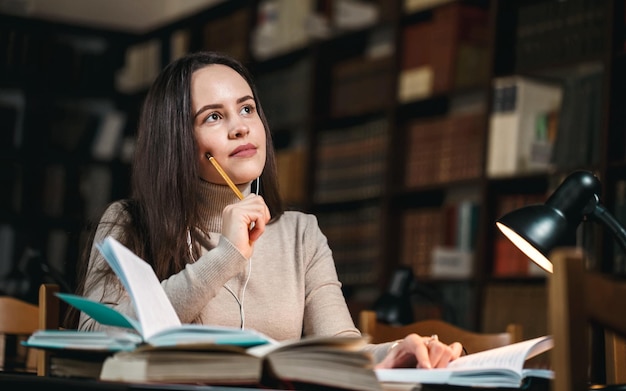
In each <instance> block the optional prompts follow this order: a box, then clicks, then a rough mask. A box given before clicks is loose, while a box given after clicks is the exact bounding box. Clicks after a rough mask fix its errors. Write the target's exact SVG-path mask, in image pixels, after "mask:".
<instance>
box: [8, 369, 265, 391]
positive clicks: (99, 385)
mask: <svg viewBox="0 0 626 391" xmlns="http://www.w3.org/2000/svg"><path fill="white" fill-rule="evenodd" d="M0 390H2V391H25V390H46V391H85V390H90V391H92V390H96V391H98V390H100V391H246V390H248V391H258V390H259V389H258V388H244V387H221V386H201V385H182V384H138V383H117V382H104V381H98V380H91V379H67V378H60V377H49V376H36V375H33V374H9V373H0Z"/></svg>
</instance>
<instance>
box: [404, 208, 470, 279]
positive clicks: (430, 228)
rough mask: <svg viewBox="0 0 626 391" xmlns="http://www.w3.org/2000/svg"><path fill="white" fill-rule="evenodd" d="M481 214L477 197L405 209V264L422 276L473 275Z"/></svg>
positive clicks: (461, 276)
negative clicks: (433, 205) (434, 205)
mask: <svg viewBox="0 0 626 391" xmlns="http://www.w3.org/2000/svg"><path fill="white" fill-rule="evenodd" d="M479 213H480V206H479V203H478V202H476V201H473V200H461V201H458V202H450V203H446V204H445V205H443V206H442V207H428V208H419V209H412V210H409V211H407V212H405V214H404V216H403V219H402V235H403V238H402V243H403V245H402V255H401V263H402V264H403V265H405V266H409V267H411V268H412V270H413V274H414V275H415V276H416V277H417V278H418V279H419V278H422V279H428V278H446V279H449V278H451V279H455V278H469V277H470V276H471V275H472V274H473V271H474V270H473V266H474V262H473V255H474V248H475V244H476V233H477V231H478V220H479Z"/></svg>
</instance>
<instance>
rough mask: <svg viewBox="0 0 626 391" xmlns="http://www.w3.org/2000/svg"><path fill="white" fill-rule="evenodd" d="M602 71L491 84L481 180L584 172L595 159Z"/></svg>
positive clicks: (585, 69) (584, 69)
mask: <svg viewBox="0 0 626 391" xmlns="http://www.w3.org/2000/svg"><path fill="white" fill-rule="evenodd" d="M602 80H603V71H602V68H601V67H600V66H599V65H597V64H585V65H581V66H579V67H576V68H575V69H571V70H568V71H561V72H560V74H559V76H558V77H543V78H537V77H535V78H531V77H528V76H521V75H512V76H504V77H499V78H496V79H494V80H493V106H492V109H491V113H490V117H489V133H488V145H487V164H486V175H487V176H488V177H491V178H499V177H507V176H515V175H520V174H525V173H537V172H548V171H551V170H554V169H559V170H568V169H573V168H576V167H590V166H594V165H595V164H597V162H598V159H599V145H600V132H599V131H598V129H600V125H601V118H602V115H601V107H602V100H603V94H602V83H603V81H602Z"/></svg>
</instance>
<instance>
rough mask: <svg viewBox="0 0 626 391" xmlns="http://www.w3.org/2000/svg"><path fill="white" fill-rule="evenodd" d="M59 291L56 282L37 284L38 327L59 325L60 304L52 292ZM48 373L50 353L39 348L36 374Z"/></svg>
mask: <svg viewBox="0 0 626 391" xmlns="http://www.w3.org/2000/svg"><path fill="white" fill-rule="evenodd" d="M57 292H59V285H57V284H50V283H48V284H41V285H40V286H39V308H38V312H39V314H38V317H39V322H38V328H39V329H41V330H49V329H57V328H59V326H60V325H61V321H60V319H61V317H60V312H61V310H60V309H61V306H60V301H59V298H58V297H56V296H55V295H54V294H55V293H57ZM49 373H50V353H49V352H47V351H45V350H41V349H40V350H39V352H38V355H37V375H39V376H47V375H48V374H49Z"/></svg>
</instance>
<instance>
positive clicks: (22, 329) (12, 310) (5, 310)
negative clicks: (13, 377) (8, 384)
mask: <svg viewBox="0 0 626 391" xmlns="http://www.w3.org/2000/svg"><path fill="white" fill-rule="evenodd" d="M38 322H39V311H38V309H37V306H36V305H34V304H31V303H29V302H26V301H23V300H20V299H16V298H14V297H10V296H0V338H2V341H0V342H7V341H8V338H7V337H8V336H16V337H19V338H26V337H28V336H29V335H30V334H32V333H33V332H34V331H35V330H37V328H38V327H39V323H38ZM17 341H18V346H16V358H17V357H20V359H18V360H17V361H19V363H20V367H21V365H24V366H25V368H24V369H25V370H27V371H28V370H32V369H33V368H34V367H35V366H36V358H35V355H34V354H33V353H34V352H33V351H32V350H29V349H26V348H23V349H22V348H21V347H20V346H19V339H18V340H17ZM0 346H2V347H3V349H2V352H0V354H2V355H3V356H5V351H7V349H5V348H4V343H2V344H0ZM4 358H5V360H3V365H2V367H3V368H2V369H3V370H14V368H11V365H10V364H11V363H10V362H9V360H8V359H9V357H6V356H5V357H4ZM22 358H23V359H24V362H22ZM17 364H18V363H17V362H16V363H15V365H17ZM16 368H17V367H16Z"/></svg>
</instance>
